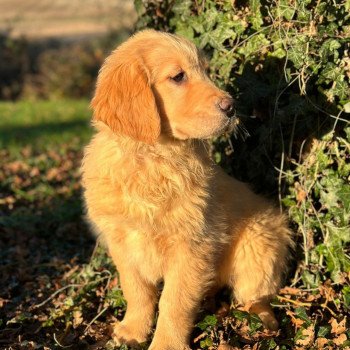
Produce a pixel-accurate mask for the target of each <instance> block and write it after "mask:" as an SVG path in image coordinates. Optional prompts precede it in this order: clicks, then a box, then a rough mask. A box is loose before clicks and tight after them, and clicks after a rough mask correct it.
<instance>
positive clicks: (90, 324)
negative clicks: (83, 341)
mask: <svg viewBox="0 0 350 350" xmlns="http://www.w3.org/2000/svg"><path fill="white" fill-rule="evenodd" d="M107 310H108V306H106V307H105V308H104V309H102V310H101V311H100V312H99V313H98V314H97V315H96V316H95V317H94V318H93V319H92V320H91V321H90V322H89V324H88V325H87V326H86V328H85V330H84V335H85V334H86V332H87V330H88V329H89V328H90V327H91V326H92V324H93V323H94V322H95V321H96V320H97V319H98V318H99V317H100V316H101V315H102V314H104V313H105V312H106V311H107Z"/></svg>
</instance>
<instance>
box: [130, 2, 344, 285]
mask: <svg viewBox="0 0 350 350" xmlns="http://www.w3.org/2000/svg"><path fill="white" fill-rule="evenodd" d="M135 6H136V9H137V11H138V14H139V21H138V28H139V29H142V28H145V27H153V28H156V29H159V30H164V31H168V32H174V33H177V34H179V35H182V36H185V37H187V38H189V39H190V40H192V41H194V42H195V43H196V44H197V46H198V47H199V48H201V49H202V50H203V51H204V52H205V53H206V54H207V56H208V59H209V61H210V69H211V71H210V75H211V78H212V79H213V80H214V81H215V82H216V83H217V84H218V85H219V86H222V87H224V88H226V89H227V90H228V91H229V92H230V93H231V94H232V95H233V96H235V97H236V99H237V115H238V116H239V117H240V121H241V123H240V124H242V123H243V124H244V125H245V129H247V130H248V132H249V134H250V137H248V138H247V139H246V140H245V142H243V141H242V139H241V138H240V137H237V134H239V132H237V133H236V135H231V136H224V137H221V138H219V139H217V140H215V142H214V145H213V155H214V158H215V160H216V161H217V162H218V163H220V164H221V165H222V166H223V167H224V168H225V169H227V171H228V172H230V173H232V174H234V175H235V176H236V177H238V178H240V179H242V180H244V181H248V182H250V183H252V184H253V186H255V188H256V189H257V190H260V191H263V192H265V193H268V194H272V193H278V196H279V199H280V205H281V206H282V205H284V206H285V207H287V208H288V210H289V214H290V219H291V224H292V225H293V226H294V229H295V231H296V232H297V240H298V242H299V243H300V244H299V245H298V249H297V251H296V254H297V255H298V257H299V259H298V260H299V262H300V264H299V265H298V267H297V269H296V273H295V277H294V281H293V282H294V284H297V283H298V285H299V286H305V287H315V286H316V285H318V284H319V282H322V281H323V282H324V281H325V280H327V279H331V280H332V281H333V282H335V283H339V282H342V281H343V279H344V276H345V273H346V272H349V271H350V260H349V242H350V227H349V219H350V202H349V198H350V185H349V180H350V164H349V157H350V155H349V151H350V149H349V148H350V128H349V120H350V119H349V112H350V88H349V87H350V86H349V85H350V56H349V50H350V1H349V0H346V1H326V0H319V1H312V0H306V1H304V0H278V1H277V0H276V1H259V0H249V1H244V0H239V1H238V0H237V1H228V0H221V1H214V0H205V1H204V0H197V1H189V0H184V1H180V0H173V1H154V0H153V1H152V0H136V1H135ZM239 129H240V130H241V133H242V131H243V133H245V131H244V129H243V128H242V127H240V128H239Z"/></svg>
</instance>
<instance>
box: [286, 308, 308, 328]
mask: <svg viewBox="0 0 350 350" xmlns="http://www.w3.org/2000/svg"><path fill="white" fill-rule="evenodd" d="M286 314H287V315H288V316H290V318H291V321H292V323H293V325H294V326H295V328H296V329H299V328H300V327H301V326H302V325H303V324H304V321H303V320H301V319H300V318H296V317H295V316H294V315H295V314H294V312H293V311H291V310H287V311H286Z"/></svg>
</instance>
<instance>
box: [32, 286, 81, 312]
mask: <svg viewBox="0 0 350 350" xmlns="http://www.w3.org/2000/svg"><path fill="white" fill-rule="evenodd" d="M81 286H82V284H68V285H66V286H64V287H62V288H60V289H58V290H56V292H54V293H53V294H51V295H50V297H49V298H47V299H46V300H44V301H43V302H41V303H40V304H37V305H34V306H33V309H38V308H39V307H41V306H43V305H45V304H46V303H48V302H49V301H50V300H52V299H53V298H54V297H55V296H56V295H57V294H59V293H61V292H62V291H64V290H65V289H68V288H71V287H81Z"/></svg>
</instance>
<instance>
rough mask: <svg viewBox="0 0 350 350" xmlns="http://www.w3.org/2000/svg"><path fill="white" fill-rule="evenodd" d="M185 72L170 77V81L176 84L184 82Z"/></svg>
mask: <svg viewBox="0 0 350 350" xmlns="http://www.w3.org/2000/svg"><path fill="white" fill-rule="evenodd" d="M185 77H186V76H185V72H180V73H178V74H176V75H175V76H174V77H171V78H170V79H171V80H174V81H175V82H176V83H181V82H182V81H184V80H185Z"/></svg>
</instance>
